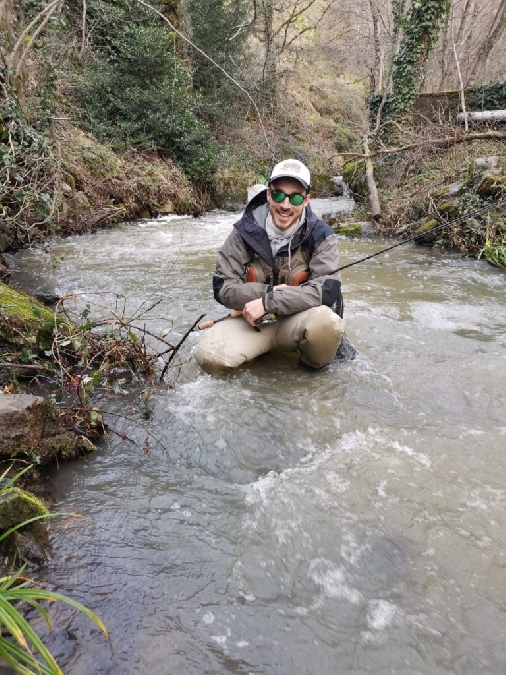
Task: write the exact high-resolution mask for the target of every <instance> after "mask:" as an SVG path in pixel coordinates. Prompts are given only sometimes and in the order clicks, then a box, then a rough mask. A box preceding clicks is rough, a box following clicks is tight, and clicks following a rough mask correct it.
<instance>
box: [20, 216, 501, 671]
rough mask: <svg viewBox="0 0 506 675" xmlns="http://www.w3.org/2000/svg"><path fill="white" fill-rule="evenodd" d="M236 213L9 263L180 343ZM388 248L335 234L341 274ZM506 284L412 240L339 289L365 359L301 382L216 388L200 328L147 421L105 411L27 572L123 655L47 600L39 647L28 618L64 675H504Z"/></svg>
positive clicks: (66, 476) (251, 377)
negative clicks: (101, 626)
mask: <svg viewBox="0 0 506 675" xmlns="http://www.w3.org/2000/svg"><path fill="white" fill-rule="evenodd" d="M237 217H238V216H237V214H232V213H225V212H213V213H210V214H208V215H206V216H205V217H203V218H201V219H198V220H195V219H193V218H189V217H178V216H172V217H166V218H161V219H158V220H152V221H139V222H135V223H127V224H123V225H120V226H117V227H115V228H114V229H110V230H102V231H99V232H96V233H93V234H88V235H84V236H80V237H71V238H69V239H64V240H62V239H55V240H52V241H50V242H48V243H47V244H46V245H45V247H44V248H39V249H33V250H29V251H23V252H20V253H18V254H17V255H16V256H15V265H16V267H17V272H15V274H14V281H15V282H16V283H18V284H19V285H21V286H22V287H23V288H25V289H29V290H38V291H48V292H56V293H59V294H61V293H76V301H75V305H76V307H77V308H80V307H83V308H84V307H86V306H87V305H88V304H89V305H90V307H91V310H90V311H91V314H92V315H93V314H94V313H95V314H97V313H98V315H100V316H101V315H104V314H106V313H107V312H108V311H109V310H108V308H113V309H114V310H115V311H121V312H122V313H124V315H126V316H132V315H133V314H137V315H139V316H142V322H141V323H142V324H143V325H145V326H146V327H148V328H149V330H150V331H151V332H153V333H157V334H160V333H161V332H162V331H164V330H166V329H170V331H171V332H170V333H169V335H168V336H167V339H170V341H172V342H176V341H177V340H178V339H180V338H181V337H182V336H183V335H184V334H185V333H186V331H187V330H188V329H189V327H190V326H191V325H192V324H193V323H194V322H195V321H196V320H197V318H198V317H199V316H200V315H201V314H204V313H206V318H218V317H220V316H222V315H224V314H226V312H227V310H225V309H224V308H223V307H221V306H220V305H218V304H217V303H216V302H215V301H214V299H213V297H212V290H211V275H212V271H213V269H214V262H215V257H216V253H217V250H218V248H219V246H220V245H221V244H222V242H223V241H224V239H225V238H226V236H227V235H228V233H229V231H230V229H231V227H232V224H233V222H234V221H235V220H236V219H237ZM391 243H393V242H392V241H391V240H386V239H345V238H343V239H342V242H341V260H340V264H341V265H344V264H346V263H348V262H351V261H353V260H356V259H358V258H361V257H363V256H366V255H369V254H370V253H372V252H375V251H377V250H379V249H381V248H383V247H385V246H388V245H389V244H391ZM505 288H506V276H505V274H504V272H501V271H499V270H497V269H495V268H493V267H492V266H490V265H488V264H487V263H486V262H484V261H476V260H465V259H461V258H458V257H453V256H450V255H446V256H443V255H440V254H439V253H438V252H436V251H433V250H430V249H427V248H423V247H418V246H414V245H412V244H407V245H406V246H401V247H399V248H396V249H394V250H393V251H390V252H388V253H386V254H384V255H382V256H379V257H378V258H375V259H372V260H369V261H367V262H364V263H361V264H359V265H356V266H353V267H351V268H349V269H347V270H345V271H344V273H343V293H344V298H345V314H344V317H345V319H346V321H347V329H346V330H347V334H348V336H349V339H350V341H351V343H352V344H353V346H354V347H355V348H356V349H357V350H358V352H359V357H358V358H357V359H356V360H354V361H347V362H334V363H332V364H331V365H330V366H329V367H328V368H326V369H325V370H323V371H320V372H316V373H314V372H313V373H312V372H308V371H306V370H304V369H301V368H299V367H298V365H297V361H296V359H295V358H294V357H293V356H290V355H283V354H269V355H266V356H264V357H262V358H260V359H259V360H258V361H256V362H254V363H253V364H250V365H249V367H247V368H243V369H241V370H240V371H238V372H236V373H234V374H233V375H231V376H229V377H227V378H222V379H217V378H213V377H211V376H210V375H207V374H205V373H204V372H203V371H202V370H201V369H200V368H199V366H198V365H197V363H196V362H195V360H194V359H193V358H192V347H193V346H194V345H195V344H196V342H197V340H198V332H193V333H191V335H190V337H189V339H188V340H187V341H186V342H185V343H184V345H183V347H182V349H181V351H180V353H179V354H178V358H177V364H175V365H174V367H171V369H170V370H169V376H170V377H171V378H172V380H173V381H174V388H172V389H170V388H155V389H154V390H153V392H152V398H151V400H150V406H151V408H152V410H153V416H152V418H151V420H150V421H149V422H148V423H144V425H142V424H141V423H139V420H140V419H141V418H140V416H139V412H138V409H137V407H136V402H135V396H134V395H133V394H132V392H131V391H130V392H129V390H128V387H126V386H125V387H124V388H123V389H122V388H121V387H119V389H118V392H117V393H116V394H115V395H114V396H113V397H112V398H110V399H109V400H107V399H103V400H102V401H101V404H102V405H103V406H106V409H107V410H108V415H107V420H108V422H109V424H110V425H111V427H113V428H114V430H115V431H116V432H117V433H111V434H109V435H108V436H107V437H106V439H105V440H104V442H103V443H102V444H101V445H100V447H99V449H98V451H97V452H96V453H94V454H92V455H89V456H87V457H86V458H84V459H83V460H80V461H78V462H74V463H68V464H63V465H60V466H59V468H55V469H54V471H53V472H52V475H51V478H50V485H49V487H50V490H51V492H52V494H53V495H54V499H55V502H56V503H55V506H54V509H53V510H54V511H58V512H62V513H64V514H67V515H62V516H59V517H57V518H55V519H53V520H52V521H51V524H50V537H51V545H52V550H53V555H51V556H50V558H49V560H48V562H47V564H46V565H44V567H43V568H42V570H40V571H38V572H37V578H38V579H40V581H42V582H43V583H44V584H45V585H47V586H48V587H49V588H52V589H54V590H58V591H60V592H63V593H65V594H67V595H70V596H71V597H73V598H75V599H76V600H79V601H81V602H83V603H84V604H86V605H87V606H88V607H90V608H91V609H92V610H93V611H94V612H96V613H97V614H98V615H99V616H100V618H101V619H102V621H103V622H104V623H105V625H106V626H107V628H108V630H109V633H110V636H111V641H112V644H113V649H114V654H113V655H112V656H111V654H110V651H109V646H108V643H107V641H106V639H105V638H104V636H103V635H102V634H101V633H100V631H99V630H98V628H97V627H96V626H95V625H94V624H93V623H92V622H91V621H90V620H89V619H88V618H86V617H85V616H83V615H81V614H78V613H76V612H75V611H74V610H72V609H70V608H68V607H66V606H64V605H59V606H55V607H51V609H50V614H51V617H52V623H53V628H52V631H51V633H50V634H49V633H47V631H46V630H45V627H44V622H43V621H42V620H41V619H37V618H34V622H33V623H34V626H35V627H36V628H37V630H39V631H40V632H41V633H42V634H43V635H44V636H45V639H46V642H47V644H48V646H49V648H50V649H51V650H52V652H53V654H54V655H55V657H56V659H57V660H58V662H59V664H60V666H61V667H62V669H63V671H64V672H65V673H67V674H71V675H102V674H103V675H105V674H107V675H120V674H121V675H126V674H133V673H135V674H136V675H141V674H142V675H144V674H146V675H147V674H149V675H176V674H177V675H179V674H184V675H207V674H209V675H211V674H212V675H218V674H220V675H226V674H230V673H234V674H238V673H244V674H252V675H253V674H254V675H302V674H308V675H336V674H340V675H341V674H346V675H348V674H349V675H352V674H353V675H364V674H366V673H373V674H374V675H383V674H385V675H386V674H387V673H395V674H396V675H403V674H406V675H408V674H409V675H412V674H429V675H439V674H441V675H443V674H444V675H446V674H450V673H458V674H469V675H471V674H472V675H475V674H476V673H478V672H479V673H487V674H495V675H497V674H498V673H504V672H506V452H505V450H506V294H505ZM114 294H120V295H121V296H124V298H125V299H124V300H123V299H121V301H120V302H118V299H117V297H116V296H115V295H114ZM155 302H157V303H158V304H156V306H155V307H154V308H153V309H150V310H149V312H147V314H146V315H144V314H143V312H144V311H145V310H146V309H148V308H149V307H152V305H153V304H154V303H155ZM118 307H119V309H118ZM122 435H124V436H127V437H128V438H129V439H132V440H133V441H135V443H131V442H129V441H128V440H124V438H122ZM73 514H77V515H73Z"/></svg>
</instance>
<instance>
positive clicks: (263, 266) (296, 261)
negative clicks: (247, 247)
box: [245, 247, 311, 286]
mask: <svg viewBox="0 0 506 675" xmlns="http://www.w3.org/2000/svg"><path fill="white" fill-rule="evenodd" d="M276 262H277V263H280V267H279V268H278V269H277V270H276V272H275V273H274V274H273V270H272V268H271V267H269V265H267V263H266V262H265V261H264V260H262V258H260V257H258V256H256V255H255V256H254V258H253V260H252V261H251V262H249V263H248V264H247V265H246V269H245V281H257V282H259V283H261V284H272V285H274V286H276V285H277V284H287V285H288V286H300V284H303V283H305V282H306V281H309V279H310V278H311V272H310V271H309V256H308V255H307V252H305V251H303V250H302V247H300V248H298V249H296V250H295V251H293V253H292V255H291V257H290V266H288V254H286V255H282V256H276Z"/></svg>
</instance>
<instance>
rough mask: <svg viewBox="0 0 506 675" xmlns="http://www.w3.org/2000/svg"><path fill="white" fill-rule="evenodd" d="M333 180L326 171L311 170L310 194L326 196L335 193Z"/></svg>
mask: <svg viewBox="0 0 506 675" xmlns="http://www.w3.org/2000/svg"><path fill="white" fill-rule="evenodd" d="M335 191H336V190H335V186H334V180H333V177H332V176H331V175H329V174H328V173H323V172H321V171H313V172H312V173H311V196H312V197H328V196H331V195H333V194H334V193H335Z"/></svg>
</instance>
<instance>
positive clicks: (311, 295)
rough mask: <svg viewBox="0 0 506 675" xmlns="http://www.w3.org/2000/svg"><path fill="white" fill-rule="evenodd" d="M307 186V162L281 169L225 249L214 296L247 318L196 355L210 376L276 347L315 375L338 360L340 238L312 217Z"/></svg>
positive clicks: (225, 325) (214, 332)
mask: <svg viewBox="0 0 506 675" xmlns="http://www.w3.org/2000/svg"><path fill="white" fill-rule="evenodd" d="M310 184H311V176H310V172H309V169H308V168H307V167H306V166H305V165H304V164H303V163H302V162H300V161H298V160H296V159H287V160H284V161H282V162H279V164H276V166H275V167H274V168H273V170H272V172H271V175H270V177H269V181H268V185H267V189H266V190H263V191H262V192H260V193H259V194H257V195H256V196H255V197H254V198H253V199H252V200H251V201H250V203H249V204H248V205H247V207H246V210H245V212H244V214H243V216H242V217H241V219H240V220H239V221H238V222H237V223H235V225H234V229H233V231H232V233H231V234H230V235H229V237H228V238H227V240H226V241H225V243H224V245H223V247H222V249H221V250H220V252H219V254H218V260H217V263H216V270H215V273H214V276H213V289H214V297H215V299H216V300H217V301H218V302H219V303H221V304H222V305H225V307H229V308H230V309H235V310H241V311H242V317H243V318H229V319H227V320H225V321H222V322H220V323H216V324H215V325H214V326H213V327H212V328H210V329H209V330H208V331H206V333H203V334H202V336H201V337H200V340H199V343H198V345H197V346H196V348H195V352H194V353H195V357H196V358H197V360H198V361H199V363H200V364H201V365H202V367H203V368H205V369H206V370H208V371H209V372H212V373H214V374H226V373H228V372H231V371H232V370H234V369H235V368H237V367H238V366H240V365H242V364H243V363H245V362H246V361H250V360H251V359H253V358H255V357H256V356H259V355H260V354H263V353H265V352H267V351H269V350H271V349H275V348H282V349H297V350H298V351H299V353H300V362H301V363H302V364H304V365H306V366H309V367H311V368H315V369H318V368H322V367H323V366H325V365H326V364H327V363H329V362H330V361H331V360H332V359H333V358H334V356H335V355H336V352H337V349H338V347H339V344H340V342H341V338H342V335H343V332H344V322H343V320H342V297H341V281H340V277H339V273H338V272H337V271H336V270H337V267H338V260H339V251H338V245H337V236H336V235H335V233H334V231H333V230H332V228H331V227H329V226H328V225H327V224H326V223H324V222H323V221H322V220H320V219H319V218H317V217H316V216H315V214H314V213H313V212H312V211H311V207H310V205H309V202H310V198H311V197H310ZM332 308H335V309H336V312H337V313H336V312H334V311H333V309H332ZM270 317H272V318H275V319H276V320H275V322H274V323H264V321H265V319H266V318H267V319H270Z"/></svg>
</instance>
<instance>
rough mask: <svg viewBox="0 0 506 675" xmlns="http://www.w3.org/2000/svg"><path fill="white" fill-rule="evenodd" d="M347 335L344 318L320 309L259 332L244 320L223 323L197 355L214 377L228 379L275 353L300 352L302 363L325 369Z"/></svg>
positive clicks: (210, 333)
mask: <svg viewBox="0 0 506 675" xmlns="http://www.w3.org/2000/svg"><path fill="white" fill-rule="evenodd" d="M343 333H344V321H343V320H342V319H341V317H339V316H338V315H337V314H336V313H335V312H333V311H332V310H331V309H330V308H329V307H327V306H325V305H320V306H318V307H311V309H306V310H305V311H304V312H299V313H298V314H292V315H291V316H284V317H280V318H279V319H278V321H277V322H276V323H272V324H269V325H266V326H259V327H258V329H255V328H253V327H252V326H250V325H249V323H248V322H247V321H246V320H245V319H244V318H243V317H242V316H239V317H236V318H229V319H226V320H225V321H220V322H219V323H216V324H215V325H214V326H212V327H211V328H209V329H208V330H206V331H205V332H204V333H202V335H201V336H200V338H199V341H198V344H197V345H196V347H195V349H194V352H193V353H194V356H195V358H196V359H197V361H198V363H199V364H200V365H201V366H202V368H203V369H204V370H205V371H207V372H208V373H211V374H212V375H227V374H228V373H231V372H232V371H233V370H235V369H236V368H238V367H239V366H241V365H242V364H243V363H246V362H248V361H252V360H253V359H254V358H256V357H257V356H260V355H261V354H265V353H266V352H269V351H271V350H274V349H287V350H297V351H298V352H299V353H300V361H301V363H303V364H304V365H306V366H310V367H311V368H322V367H323V366H325V365H327V364H328V363H330V361H332V359H333V358H334V356H335V355H336V352H337V350H338V348H339V345H340V343H341V338H342V336H343Z"/></svg>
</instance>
